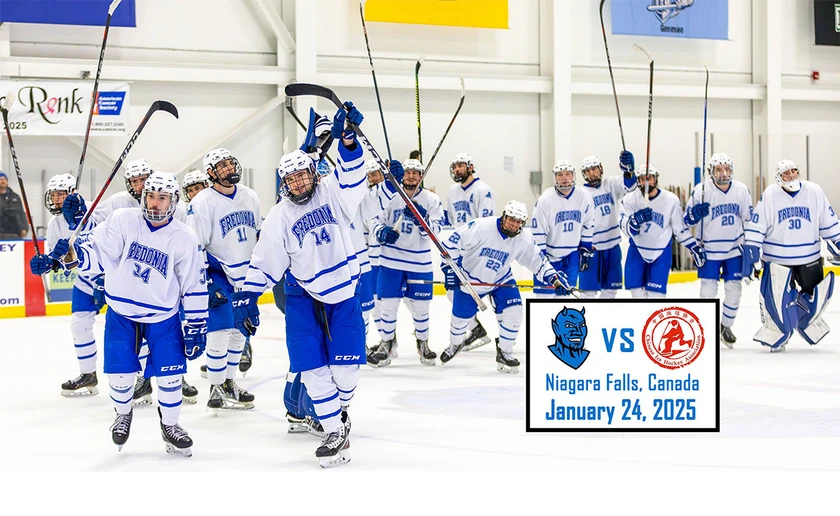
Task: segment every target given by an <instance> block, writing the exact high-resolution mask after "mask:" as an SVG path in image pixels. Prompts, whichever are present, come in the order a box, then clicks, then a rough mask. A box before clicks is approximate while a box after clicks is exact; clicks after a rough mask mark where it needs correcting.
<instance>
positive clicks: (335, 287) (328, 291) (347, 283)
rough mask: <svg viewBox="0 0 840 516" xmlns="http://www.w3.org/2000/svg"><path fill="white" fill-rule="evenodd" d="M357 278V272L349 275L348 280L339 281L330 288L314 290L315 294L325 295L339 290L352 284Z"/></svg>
mask: <svg viewBox="0 0 840 516" xmlns="http://www.w3.org/2000/svg"><path fill="white" fill-rule="evenodd" d="M358 279H359V274H354V275H353V276H351V277H350V279H349V280H348V281H345V282H343V283H339V284H338V285H335V286H334V287H332V288H328V289H327V290H324V291H322V292H315V294H317V295H319V296H326V295H327V294H330V293H332V292H335V291H336V290H341V289H342V288H344V287H346V286H348V285H352V284H353V282H354V281H356V280H358Z"/></svg>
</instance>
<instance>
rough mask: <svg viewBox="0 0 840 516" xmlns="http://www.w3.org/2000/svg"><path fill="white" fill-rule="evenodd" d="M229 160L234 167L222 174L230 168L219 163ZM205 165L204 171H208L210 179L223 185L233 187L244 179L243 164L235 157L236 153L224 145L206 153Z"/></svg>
mask: <svg viewBox="0 0 840 516" xmlns="http://www.w3.org/2000/svg"><path fill="white" fill-rule="evenodd" d="M227 161H230V165H231V166H232V167H233V169H232V170H231V171H230V172H229V173H228V174H227V175H225V176H221V175H220V173H221V172H224V171H226V170H228V167H219V165H220V164H222V163H224V162H227ZM203 165H204V171H205V172H207V176H208V177H209V178H210V180H211V181H212V182H214V183H219V184H220V185H222V186H225V187H231V186H233V185H235V184H236V183H238V182H239V180H240V179H242V165H240V164H239V160H237V159H236V157H234V155H233V154H231V153H230V151H229V150H227V149H225V148H224V147H220V148H218V149H213V150H211V151H210V152H208V153H207V154H205V155H204V162H203Z"/></svg>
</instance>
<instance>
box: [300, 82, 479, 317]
mask: <svg viewBox="0 0 840 516" xmlns="http://www.w3.org/2000/svg"><path fill="white" fill-rule="evenodd" d="M285 91H286V95H287V96H289V97H297V96H300V95H314V96H316V97H321V98H325V99H327V100H329V101H330V102H332V103H333V104H335V106H336V107H337V108H339V109H344V104H343V103H342V102H341V100H340V99H339V98H338V96H337V95H336V94H335V92H333V91H332V90H331V89H329V88H325V87H323V86H319V85H317V84H307V83H302V82H298V83H292V84H288V85H286V90H285ZM350 127H352V128H353V130H354V131H356V138H357V139H358V140H359V141H360V142H361V143H362V146H364V147H365V149H367V151H368V152H369V153H370V154H371V155H372V156H373V159H375V160H376V162H377V163H379V168H381V169H382V170H383V171H385V179H386V180H387V181H388V182H390V183H391V186H393V187H394V189H396V191H397V193H398V194H399V196H400V197H401V198H402V200H403V202H405V205H406V206H407V207H408V209H409V210H411V212H412V213H413V214H414V218H416V219H417V221H418V224H419V225H420V227H421V228H422V229H423V231H425V232H426V234H427V235H428V236H429V239H430V240H431V241H432V243H433V244H434V245H435V247H436V248H437V250H438V252H439V253H440V256H441V258H443V260H444V261H445V262H446V264H447V265H449V266H450V267H452V270H453V271H454V272H455V274H456V275H457V276H458V279H459V280H460V281H461V283H465V284H466V283H468V280H467V276H466V274H464V271H463V270H461V268H460V267H459V266H458V264H457V263H455V260H453V259H452V256H450V254H449V251H447V250H446V248H445V247H443V244H441V243H440V240H438V238H437V235H435V233H434V232H433V231H432V228H430V227H429V224H428V223H427V222H426V221H425V220H424V219H423V217H421V216H420V212H418V211H417V207H416V206H414V203H413V202H411V199H409V198H408V195H407V194H406V193H405V190H403V188H402V186H401V185H400V184H399V183H398V182H397V180H396V179H394V176H393V174H391V172H390V171H389V170H388V167H386V166H385V161H384V160H383V159H382V157H381V156H380V155H379V153H378V152H376V149H374V148H373V145H372V144H371V143H370V140H368V138H367V136H365V133H363V132H362V130H361V128H359V126H357V125H353V124H350ZM467 287H468V289H469V291H470V296H471V297H472V298H473V300H474V301H475V304H476V305H478V307H479V309H481V310H482V311H484V310H486V309H487V305H486V304H484V301H482V300H481V298H480V297H479V296H478V294H477V293H476V292H475V289H473V288H472V287H471V286H469V285H467Z"/></svg>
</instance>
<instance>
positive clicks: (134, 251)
mask: <svg viewBox="0 0 840 516" xmlns="http://www.w3.org/2000/svg"><path fill="white" fill-rule="evenodd" d="M127 258H128V259H129V260H134V261H137V262H140V263H145V264H146V265H149V266H151V267H152V268H153V269H155V270H156V271H158V272H159V273H160V274H161V276H163V277H164V278H165V277H166V269H167V267H168V265H169V255H168V254H166V253H164V252H163V251H158V250H157V249H155V248H153V247H148V246H145V245H142V244H138V243H137V242H132V243H131V245H130V246H128V256H127Z"/></svg>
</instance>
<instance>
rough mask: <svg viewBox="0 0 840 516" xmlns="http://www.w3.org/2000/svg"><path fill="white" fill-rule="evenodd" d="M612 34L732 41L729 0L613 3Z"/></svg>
mask: <svg viewBox="0 0 840 516" xmlns="http://www.w3.org/2000/svg"><path fill="white" fill-rule="evenodd" d="M610 9H611V10H612V33H613V34H633V35H638V36H667V37H672V38H700V39H729V0H611V3H610Z"/></svg>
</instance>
